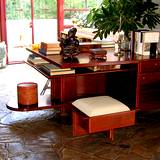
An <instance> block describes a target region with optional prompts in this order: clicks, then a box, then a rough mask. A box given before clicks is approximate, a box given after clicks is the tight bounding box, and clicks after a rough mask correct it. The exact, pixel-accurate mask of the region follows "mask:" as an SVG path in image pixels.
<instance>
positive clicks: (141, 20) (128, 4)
mask: <svg viewBox="0 0 160 160" xmlns="http://www.w3.org/2000/svg"><path fill="white" fill-rule="evenodd" d="M157 10H158V4H156V3H153V2H152V1H151V0H146V1H145V2H144V1H143V0H134V1H133V0H103V2H102V3H101V5H100V6H99V7H97V8H93V9H91V10H90V12H89V14H88V15H87V18H86V23H85V26H87V27H93V28H96V29H97V30H96V31H95V32H94V33H96V35H95V38H96V37H100V39H103V38H106V37H107V35H108V34H110V32H113V34H115V33H116V32H120V31H123V32H124V34H125V36H126V37H127V38H128V39H129V38H130V36H129V34H130V31H135V30H137V29H142V28H145V27H148V28H149V29H153V28H155V27H156V25H157V24H160V14H159V13H158V12H157Z"/></svg>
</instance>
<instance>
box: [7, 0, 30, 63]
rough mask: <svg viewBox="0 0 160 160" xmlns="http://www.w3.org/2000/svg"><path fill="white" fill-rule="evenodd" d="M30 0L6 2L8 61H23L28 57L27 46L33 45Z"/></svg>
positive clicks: (9, 0) (10, 0)
mask: <svg viewBox="0 0 160 160" xmlns="http://www.w3.org/2000/svg"><path fill="white" fill-rule="evenodd" d="M30 19H31V5H30V1H29V0H6V24H7V40H8V60H9V62H11V61H22V60H25V59H26V57H27V54H26V49H25V48H26V46H28V45H30V44H31V43H32V28H31V26H30V21H31V20H30Z"/></svg>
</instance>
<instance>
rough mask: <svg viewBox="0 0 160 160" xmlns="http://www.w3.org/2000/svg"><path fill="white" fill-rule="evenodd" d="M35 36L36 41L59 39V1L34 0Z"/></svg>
mask: <svg viewBox="0 0 160 160" xmlns="http://www.w3.org/2000/svg"><path fill="white" fill-rule="evenodd" d="M34 38H35V41H34V42H35V43H40V42H42V41H45V42H54V41H56V40H57V1H56V0H35V1H34Z"/></svg>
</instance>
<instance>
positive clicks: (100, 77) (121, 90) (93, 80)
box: [8, 48, 160, 113]
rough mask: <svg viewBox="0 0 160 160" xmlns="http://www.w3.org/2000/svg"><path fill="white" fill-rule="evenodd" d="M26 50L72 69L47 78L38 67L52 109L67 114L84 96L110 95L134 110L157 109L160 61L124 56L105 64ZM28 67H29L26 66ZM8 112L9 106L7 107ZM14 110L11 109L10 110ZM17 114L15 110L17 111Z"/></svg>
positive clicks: (87, 58) (82, 56)
mask: <svg viewBox="0 0 160 160" xmlns="http://www.w3.org/2000/svg"><path fill="white" fill-rule="evenodd" d="M27 50H28V51H29V52H31V53H33V54H36V55H37V56H40V57H41V58H43V59H45V60H46V61H48V62H50V63H53V64H55V65H57V66H59V67H61V68H68V67H70V68H74V69H75V71H76V72H75V74H68V75H58V76H50V75H48V74H46V73H45V72H43V71H42V70H41V69H40V68H39V67H38V66H35V65H32V67H34V68H35V69H36V70H37V71H39V72H40V73H42V74H43V75H44V76H46V77H47V78H48V79H50V80H51V95H50V98H51V102H52V104H53V103H54V105H52V107H56V106H57V105H56V104H58V106H60V110H61V111H62V112H65V113H70V111H71V102H72V101H74V100H76V99H78V98H81V97H88V96H96V95H110V96H112V97H114V98H116V99H118V100H120V101H122V102H123V103H125V104H127V105H128V106H130V107H131V109H136V110H150V109H157V108H160V107H159V106H160V105H159V104H160V78H159V77H160V57H159V56H158V57H156V58H154V59H151V58H150V57H149V56H143V57H142V56H136V57H134V58H133V59H131V58H130V57H128V56H127V54H126V55H124V56H123V57H121V58H118V57H116V56H114V55H113V52H108V53H107V60H97V59H91V58H90V56H89V53H83V54H79V55H78V56H76V57H75V59H72V60H71V59H67V58H65V59H64V58H63V57H62V56H61V55H48V56H44V55H42V54H40V53H39V52H38V51H37V50H31V49H29V48H27ZM30 65H31V64H30ZM95 66H99V67H102V68H103V67H104V66H106V70H100V71H96V72H94V71H92V70H90V69H89V68H88V67H95ZM8 108H9V109H12V106H10V107H9V106H8ZM13 108H14V107H13ZM17 111H18V109H17Z"/></svg>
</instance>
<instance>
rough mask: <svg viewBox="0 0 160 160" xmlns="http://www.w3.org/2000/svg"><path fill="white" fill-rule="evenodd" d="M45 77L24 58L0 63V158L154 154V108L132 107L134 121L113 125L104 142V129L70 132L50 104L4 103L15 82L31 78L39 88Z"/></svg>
mask: <svg viewBox="0 0 160 160" xmlns="http://www.w3.org/2000/svg"><path fill="white" fill-rule="evenodd" d="M46 80H47V79H46V78H45V77H43V76H42V75H41V74H40V73H38V72H37V71H35V70H34V69H33V68H32V67H30V66H28V65H27V64H17V65H9V66H7V67H6V68H3V69H0V160H160V111H156V112H145V113H137V119H136V125H135V126H131V127H126V128H121V129H117V130H116V131H115V140H114V141H113V142H108V141H107V139H106V136H105V134H104V133H97V134H92V135H87V136H83V137H72V132H71V130H72V126H71V124H70V123H67V122H66V123H60V121H58V119H56V118H55V111H54V110H45V111H32V112H14V111H10V110H8V109H7V108H6V103H7V102H8V100H9V99H10V98H12V97H14V96H16V94H17V92H16V91H17V90H16V89H17V88H16V87H17V84H18V83H20V82H24V81H25V82H27V81H33V82H36V83H38V91H39V93H40V91H41V90H42V88H43V86H44V84H45V82H46ZM46 94H48V93H46Z"/></svg>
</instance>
